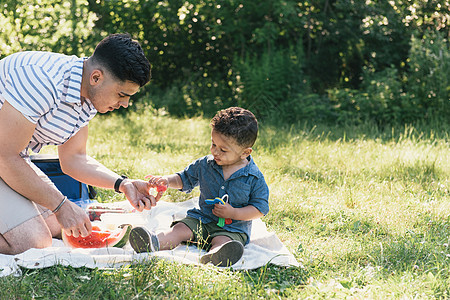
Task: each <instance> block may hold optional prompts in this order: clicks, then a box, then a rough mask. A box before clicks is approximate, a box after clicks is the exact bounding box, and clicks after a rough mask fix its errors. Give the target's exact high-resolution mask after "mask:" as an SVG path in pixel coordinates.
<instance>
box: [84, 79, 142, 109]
mask: <svg viewBox="0 0 450 300" xmlns="http://www.w3.org/2000/svg"><path fill="white" fill-rule="evenodd" d="M89 83H90V85H89V91H88V97H87V98H88V99H89V100H90V101H91V102H92V104H93V105H94V107H95V109H96V110H97V111H98V112H99V113H106V112H108V111H112V110H114V109H118V108H120V107H121V106H123V107H128V103H129V101H130V97H131V96H132V95H134V94H136V93H137V92H138V91H139V84H137V83H135V82H131V81H125V82H122V81H119V80H118V79H116V78H115V77H113V76H112V75H111V74H109V73H108V72H102V71H99V70H95V71H94V72H93V73H92V74H91V77H90V81H89Z"/></svg>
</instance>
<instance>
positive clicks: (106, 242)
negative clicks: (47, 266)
mask: <svg viewBox="0 0 450 300" xmlns="http://www.w3.org/2000/svg"><path fill="white" fill-rule="evenodd" d="M130 231H131V225H129V224H125V225H120V226H119V228H117V229H115V230H108V229H101V228H100V227H98V226H92V233H91V234H90V235H88V236H86V237H81V236H79V237H77V238H76V237H73V236H69V235H67V234H66V233H65V232H64V231H63V232H62V239H63V241H64V244H65V245H66V246H69V247H71V248H104V247H118V248H122V247H123V246H125V244H126V243H127V241H128V237H129V236H130Z"/></svg>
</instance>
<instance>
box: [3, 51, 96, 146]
mask: <svg viewBox="0 0 450 300" xmlns="http://www.w3.org/2000/svg"><path fill="white" fill-rule="evenodd" d="M83 62H84V58H78V57H76V56H66V55H62V54H57V53H50V52H39V51H26V52H19V53H15V54H12V55H10V56H7V57H6V58H4V59H2V60H0V109H1V107H2V106H3V103H4V102H5V101H8V103H9V104H11V105H12V106H13V107H14V108H15V109H17V110H18V111H20V112H21V113H22V114H23V115H24V116H25V118H27V119H28V120H29V121H30V122H32V123H33V124H36V129H35V131H34V133H33V136H32V137H31V140H30V143H29V144H28V146H27V148H26V149H25V150H24V151H23V152H22V155H27V152H28V149H31V150H32V151H33V152H39V150H40V149H41V148H42V147H43V146H45V145H61V144H63V143H64V142H66V141H67V140H68V139H69V138H70V137H72V136H73V135H74V134H75V133H77V132H78V130H80V128H82V127H83V126H86V125H87V124H88V122H89V121H90V120H91V119H92V118H93V117H94V116H95V114H96V113H97V110H96V109H95V108H94V106H93V105H92V103H91V102H90V101H89V99H85V101H83V103H82V101H81V99H80V89H81V78H82V73H83Z"/></svg>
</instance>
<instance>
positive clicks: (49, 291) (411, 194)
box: [0, 109, 450, 299]
mask: <svg viewBox="0 0 450 300" xmlns="http://www.w3.org/2000/svg"><path fill="white" fill-rule="evenodd" d="M208 124H209V120H206V119H203V118H197V119H174V118H170V117H168V116H165V115H158V114H156V113H155V112H154V111H153V110H151V109H149V110H147V111H141V112H139V113H136V112H131V111H130V112H129V113H128V114H127V115H125V116H122V115H120V114H112V115H107V116H97V117H96V118H94V120H93V121H92V122H91V125H90V138H89V147H88V151H89V154H90V155H92V156H94V157H96V158H97V159H98V160H99V161H101V162H102V163H103V164H105V165H106V166H108V167H109V168H111V169H113V170H115V171H116V172H117V173H119V174H126V175H128V176H129V177H132V178H144V176H145V175H147V174H154V175H163V174H169V173H174V172H177V171H180V170H182V169H184V168H185V167H186V166H187V165H188V164H189V163H190V162H192V161H193V160H194V159H196V158H198V157H200V156H203V155H206V154H208V153H209V144H210V129H209V125H208ZM422 127H423V128H420V127H419V128H415V127H413V126H405V127H402V128H394V129H389V130H380V129H378V128H376V127H374V126H370V125H366V126H365V127H350V126H348V127H342V128H338V127H336V128H330V127H325V126H308V125H299V126H291V127H273V126H269V125H267V124H264V123H262V124H261V131H260V136H259V139H258V141H257V143H256V145H255V147H254V152H253V156H254V159H255V161H256V163H257V164H258V166H259V167H260V169H261V170H262V171H263V173H264V175H265V178H266V181H267V183H268V185H269V188H270V207H271V210H270V213H269V214H268V215H267V216H265V217H264V218H263V221H264V222H265V223H266V224H267V226H268V228H269V230H271V231H274V232H276V234H277V236H278V237H279V238H280V239H281V240H282V242H283V243H284V244H285V245H286V246H287V248H288V249H289V250H290V251H291V252H292V253H293V254H294V255H295V257H296V258H297V259H298V260H299V261H300V262H302V263H303V265H304V266H305V268H304V269H301V268H288V269H286V268H279V267H274V266H267V267H265V268H261V269H258V270H254V271H249V272H231V271H228V270H226V271H218V270H215V269H211V268H198V267H193V266H185V265H179V264H176V263H169V262H164V261H157V260H155V261H151V262H149V263H148V264H144V265H138V266H134V267H127V268H124V269H119V270H111V271H102V270H88V269H72V268H65V267H52V268H49V269H44V270H35V271H26V272H25V275H24V276H23V277H22V279H20V278H19V279H16V278H3V279H0V290H1V291H4V290H5V291H7V294H6V295H9V296H10V298H31V297H33V295H34V296H35V297H36V298H39V297H43V298H48V297H53V296H54V297H56V298H57V297H64V298H73V299H75V298H81V297H85V298H97V297H101V298H111V299H131V298H133V297H136V298H148V297H150V298H220V299H222V298H224V299H236V298H248V299H255V298H276V297H281V298H293V299H297V298H310V299H317V298H346V297H349V298H351V297H355V298H357V299H361V298H369V299H384V298H398V299H400V298H421V299H422V298H447V297H449V296H450V288H449V286H450V276H449V275H450V273H449V271H448V270H449V269H450V249H449V244H450V217H449V216H450V201H449V200H450V197H449V190H450V181H449V180H450V179H449V178H450V149H449V146H450V145H449V136H448V132H449V131H448V130H447V128H446V127H445V126H443V127H442V128H441V129H439V130H436V129H431V128H427V127H426V126H422ZM47 151H53V150H52V149H50V150H47ZM197 194H198V191H196V192H194V193H193V194H192V195H185V194H183V193H180V192H177V191H169V192H168V193H167V194H166V195H165V196H164V200H166V201H175V202H176V201H183V200H185V199H188V198H189V197H192V196H195V195H197ZM99 200H100V201H106V202H109V201H119V200H124V198H123V195H120V194H115V193H114V192H112V191H110V190H99ZM66 273H67V274H70V276H63V277H61V274H66ZM86 277H89V278H91V281H86V280H85V279H83V278H86ZM70 278H71V279H70ZM93 279H95V280H94V281H92V280H93ZM42 280H44V281H45V282H49V286H50V287H51V288H50V287H49V288H44V287H41V285H40V284H39V282H40V281H42ZM99 295H101V296H99Z"/></svg>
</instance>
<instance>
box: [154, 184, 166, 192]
mask: <svg viewBox="0 0 450 300" xmlns="http://www.w3.org/2000/svg"><path fill="white" fill-rule="evenodd" d="M156 191H157V192H158V193H164V192H165V191H167V185H158V186H157V187H156Z"/></svg>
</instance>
